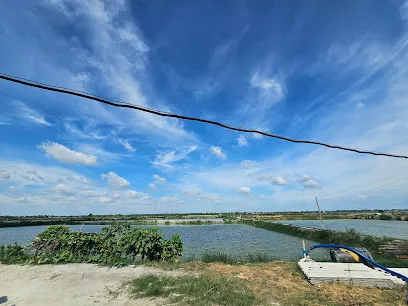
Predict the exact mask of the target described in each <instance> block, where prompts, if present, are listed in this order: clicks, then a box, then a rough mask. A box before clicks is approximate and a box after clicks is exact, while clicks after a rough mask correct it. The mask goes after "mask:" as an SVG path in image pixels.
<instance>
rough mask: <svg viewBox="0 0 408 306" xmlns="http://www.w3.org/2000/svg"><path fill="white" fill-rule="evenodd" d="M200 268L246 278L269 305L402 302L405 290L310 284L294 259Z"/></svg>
mask: <svg viewBox="0 0 408 306" xmlns="http://www.w3.org/2000/svg"><path fill="white" fill-rule="evenodd" d="M203 269H204V270H205V269H208V270H210V271H213V272H216V273H218V274H220V275H223V276H225V277H228V278H230V277H235V278H238V279H240V280H243V281H246V284H247V286H248V287H247V288H249V289H250V290H251V291H252V292H254V293H255V295H256V298H258V299H259V300H260V301H266V303H267V304H268V305H270V304H272V303H277V304H279V305H282V306H284V305H288V306H289V305H290V306H292V305H310V306H311V305H325V306H327V305H333V306H334V305H378V306H379V305H381V306H383V305H405V304H404V294H405V290H402V289H401V288H397V289H378V288H365V287H357V286H348V285H345V284H341V283H335V284H322V285H320V286H313V285H311V284H310V283H309V282H308V281H307V280H306V279H305V277H304V275H303V274H302V273H301V272H300V270H299V268H298V266H297V264H296V263H288V262H270V263H265V264H256V265H254V264H248V265H239V266H231V265H228V266H226V265H223V264H215V263H214V264H208V265H207V266H206V267H201V271H202V270H203ZM197 271H200V270H199V269H197ZM260 304H262V302H261V303H260Z"/></svg>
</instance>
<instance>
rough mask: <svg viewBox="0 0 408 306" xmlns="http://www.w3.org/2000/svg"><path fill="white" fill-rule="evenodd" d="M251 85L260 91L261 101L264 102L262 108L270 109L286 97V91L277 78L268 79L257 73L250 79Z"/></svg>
mask: <svg viewBox="0 0 408 306" xmlns="http://www.w3.org/2000/svg"><path fill="white" fill-rule="evenodd" d="M250 85H251V87H253V88H256V89H258V90H259V95H258V97H259V99H260V100H261V101H263V102H262V104H261V105H262V108H269V107H270V106H271V105H273V104H274V103H277V102H279V101H281V100H282V99H283V97H284V96H285V90H284V88H283V86H282V84H281V82H280V81H279V80H278V79H277V78H268V77H264V76H261V75H260V74H259V73H258V72H255V73H254V74H253V75H252V76H251V79H250Z"/></svg>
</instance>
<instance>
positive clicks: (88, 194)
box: [82, 189, 100, 197]
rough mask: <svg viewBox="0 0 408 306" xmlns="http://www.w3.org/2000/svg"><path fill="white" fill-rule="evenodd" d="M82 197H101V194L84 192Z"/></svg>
mask: <svg viewBox="0 0 408 306" xmlns="http://www.w3.org/2000/svg"><path fill="white" fill-rule="evenodd" d="M82 195H83V196H85V197H99V196H100V194H99V192H96V191H94V190H90V189H88V190H84V191H82Z"/></svg>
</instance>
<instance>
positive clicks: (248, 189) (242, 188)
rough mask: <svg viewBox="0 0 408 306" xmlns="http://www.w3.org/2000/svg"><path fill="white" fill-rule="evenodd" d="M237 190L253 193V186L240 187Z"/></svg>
mask: <svg viewBox="0 0 408 306" xmlns="http://www.w3.org/2000/svg"><path fill="white" fill-rule="evenodd" d="M237 191H238V192H239V193H243V194H250V193H251V188H249V187H239V188H238V189H237Z"/></svg>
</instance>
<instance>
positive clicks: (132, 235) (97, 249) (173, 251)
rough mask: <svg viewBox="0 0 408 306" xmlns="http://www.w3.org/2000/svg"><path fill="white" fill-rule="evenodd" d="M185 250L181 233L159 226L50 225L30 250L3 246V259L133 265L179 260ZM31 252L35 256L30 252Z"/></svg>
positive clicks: (0, 257) (1, 254) (34, 241)
mask: <svg viewBox="0 0 408 306" xmlns="http://www.w3.org/2000/svg"><path fill="white" fill-rule="evenodd" d="M182 252H183V243H182V242H181V239H180V237H179V236H178V235H174V236H173V237H172V238H171V239H164V237H163V235H162V234H161V232H160V230H159V229H157V228H151V229H140V228H132V227H131V226H130V225H129V224H123V223H120V224H112V225H111V226H109V227H105V228H103V229H102V231H101V232H100V233H82V232H70V231H69V228H68V227H65V226H50V227H49V228H47V229H46V230H45V231H43V232H42V233H40V234H39V235H38V237H36V238H35V239H34V240H33V242H32V244H31V246H30V247H28V248H27V249H26V250H25V249H24V248H23V247H21V246H17V245H16V246H2V248H1V249H0V262H3V263H11V261H12V260H11V259H12V258H14V261H15V263H19V262H22V261H27V262H28V263H65V262H92V263H103V264H108V265H111V264H120V265H121V264H129V263H131V262H134V261H135V260H136V258H138V257H140V258H141V259H142V260H150V261H173V262H177V261H178V260H179V257H180V256H181V254H182ZM26 254H31V255H33V256H31V258H29V256H28V255H26Z"/></svg>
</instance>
